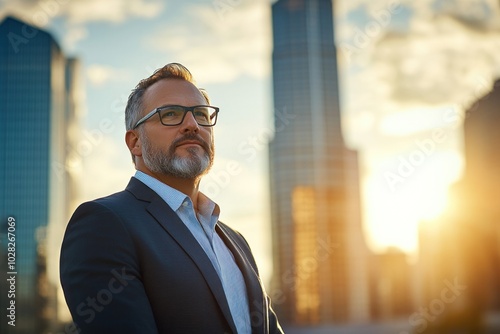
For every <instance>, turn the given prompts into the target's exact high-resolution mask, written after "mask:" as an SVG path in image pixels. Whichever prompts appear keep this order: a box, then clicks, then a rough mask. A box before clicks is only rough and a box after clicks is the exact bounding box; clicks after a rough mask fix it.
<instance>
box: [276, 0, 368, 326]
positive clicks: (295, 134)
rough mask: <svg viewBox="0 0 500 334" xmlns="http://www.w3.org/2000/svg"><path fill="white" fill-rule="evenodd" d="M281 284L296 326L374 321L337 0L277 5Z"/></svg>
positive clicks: (284, 310) (282, 303) (283, 305)
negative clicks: (345, 109) (343, 103)
mask: <svg viewBox="0 0 500 334" xmlns="http://www.w3.org/2000/svg"><path fill="white" fill-rule="evenodd" d="M272 21H273V22H272V26H273V45H274V49H273V55H272V64H273V89H274V115H275V117H274V125H275V135H274V138H273V139H272V141H271V143H270V146H269V154H270V156H269V161H270V192H271V215H272V229H273V255H274V275H273V282H272V290H273V294H274V303H275V304H276V305H275V307H276V309H277V312H278V313H279V316H280V318H281V319H282V321H284V322H285V323H286V322H288V323H291V324H299V325H301V324H304V325H305V324H319V323H332V322H333V323H336V322H338V323H340V322H352V321H363V320H367V319H368V318H369V288H368V281H369V277H368V271H367V266H366V259H367V252H368V251H367V247H366V245H365V242H364V238H363V235H362V229H361V213H360V212H361V206H360V195H359V175H358V160H357V153H356V152H354V151H352V150H350V149H348V148H347V147H346V145H345V143H344V140H343V136H342V129H341V119H340V103H339V84H338V78H337V76H338V72H337V51H336V48H335V45H334V29H333V11H332V2H331V0H309V1H305V0H279V1H277V2H276V3H274V4H273V5H272Z"/></svg>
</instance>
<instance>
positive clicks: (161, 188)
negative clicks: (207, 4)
mask: <svg viewBox="0 0 500 334" xmlns="http://www.w3.org/2000/svg"><path fill="white" fill-rule="evenodd" d="M218 112H219V109H218V108H216V107H212V106H210V101H209V98H208V95H207V94H206V92H205V91H203V90H201V89H199V88H197V87H196V86H195V84H194V80H193V78H192V76H191V73H190V72H189V71H188V69H186V68H185V67H184V66H182V65H180V64H176V63H173V64H168V65H166V66H164V67H163V68H161V69H159V70H157V71H156V72H155V73H154V74H153V75H152V76H150V77H149V78H147V79H144V80H142V81H141V82H139V84H138V85H137V87H136V88H135V89H134V90H133V91H132V93H131V94H130V97H129V100H128V103H127V107H126V110H125V122H126V127H127V132H126V135H125V141H126V144H127V146H128V148H129V150H130V152H131V154H132V158H133V160H134V164H135V167H136V169H137V171H136V174H135V175H134V177H132V179H131V180H130V183H129V184H128V186H127V188H126V189H125V191H122V192H119V193H116V194H113V195H111V196H108V197H105V198H101V199H97V200H95V201H91V202H88V203H84V204H82V205H81V206H80V207H79V208H78V209H77V210H76V211H75V213H74V214H73V217H72V218H71V220H70V222H69V224H68V227H67V230H66V234H65V236H64V241H63V245H62V251H61V283H62V287H63V289H64V293H65V297H66V301H67V303H68V306H69V309H70V311H71V314H72V316H73V321H74V322H75V324H76V325H77V327H78V328H79V329H80V330H81V333H91V334H99V333H106V334H109V333H140V334H150V333H183V334H184V333H185V334H196V333H200V334H201V333H203V334H210V333H238V334H246V333H282V330H281V327H280V325H279V323H278V321H277V319H276V316H275V314H274V312H273V310H272V308H271V306H270V301H269V298H268V296H267V295H266V293H265V291H264V288H263V286H262V284H261V282H260V278H259V276H258V271H257V266H256V264H255V261H254V258H253V256H252V253H251V251H250V248H249V246H248V244H247V243H246V241H245V240H244V238H243V237H242V236H241V235H240V234H239V233H238V232H236V231H234V230H232V229H231V228H229V227H228V226H226V225H224V224H223V223H221V222H220V221H218V217H219V207H218V205H217V204H215V203H214V202H212V201H211V200H210V199H209V198H208V197H206V196H205V195H203V194H202V193H201V192H200V191H199V189H198V186H199V182H200V179H201V177H202V176H203V175H204V174H206V173H207V172H208V170H209V168H210V167H211V165H212V163H213V159H214V138H213V126H214V125H215V124H216V121H217V116H218Z"/></svg>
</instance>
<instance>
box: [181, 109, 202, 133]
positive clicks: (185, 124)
mask: <svg viewBox="0 0 500 334" xmlns="http://www.w3.org/2000/svg"><path fill="white" fill-rule="evenodd" d="M180 130H181V132H182V133H187V132H194V133H197V132H198V131H199V130H200V126H199V125H198V122H196V119H195V118H194V115H193V112H192V111H191V112H187V113H186V116H184V120H183V121H182V123H181V129H180Z"/></svg>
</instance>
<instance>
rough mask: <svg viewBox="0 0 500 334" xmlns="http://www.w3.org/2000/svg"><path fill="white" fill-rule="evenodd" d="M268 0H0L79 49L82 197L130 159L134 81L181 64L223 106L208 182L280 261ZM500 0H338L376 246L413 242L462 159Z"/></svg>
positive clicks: (496, 68)
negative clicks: (273, 219)
mask: <svg viewBox="0 0 500 334" xmlns="http://www.w3.org/2000/svg"><path fill="white" fill-rule="evenodd" d="M271 3H272V1H269V0H206V1H205V0H189V1H159V0H107V1H101V0H43V1H34V0H0V19H1V18H2V17H3V16H5V15H7V14H15V15H16V16H18V17H19V18H21V19H24V20H25V21H26V22H28V23H31V24H34V25H37V26H40V27H42V28H43V29H46V30H48V31H49V32H50V33H51V34H53V36H54V37H55V39H56V40H57V41H58V42H59V44H60V45H61V47H62V50H63V52H64V53H65V54H67V55H69V56H73V57H77V58H78V59H79V60H80V73H81V78H80V80H79V82H80V84H81V89H82V90H81V91H82V94H81V96H80V101H81V109H80V110H79V117H80V120H81V124H82V133H81V134H82V137H81V140H80V141H79V142H78V143H77V146H76V149H75V150H74V151H73V152H72V154H71V167H70V168H72V169H74V171H77V172H78V173H80V174H81V175H82V187H81V192H80V197H79V202H82V201H84V200H90V199H93V198H96V197H100V196H105V195H108V194H110V193H112V192H116V191H120V190H122V189H123V188H124V187H125V186H126V184H127V183H128V180H129V178H130V177H131V176H132V175H133V173H134V168H133V165H132V162H131V159H130V155H129V152H128V150H127V148H126V146H125V143H124V132H125V130H124V116H123V111H124V107H125V104H126V99H127V97H128V94H129V93H130V91H131V89H132V88H133V87H134V86H135V85H136V84H137V82H138V81H139V80H141V79H143V78H145V77H147V76H149V75H150V74H151V73H152V72H153V71H154V70H155V69H156V68H159V67H161V66H163V65H164V64H166V63H169V62H180V63H182V64H184V65H186V66H187V67H188V68H189V69H190V70H191V72H192V73H193V75H194V77H195V78H196V80H197V83H198V85H199V86H201V87H203V88H205V89H207V90H208V92H209V94H210V96H211V100H212V102H213V104H214V105H216V106H218V107H220V108H221V112H220V114H219V120H218V124H217V126H216V129H215V138H216V139H215V144H216V162H215V165H214V167H213V169H212V171H211V173H210V174H209V175H208V176H206V177H205V179H204V180H203V181H202V185H201V189H202V191H204V192H205V193H207V195H209V196H210V197H211V198H212V199H214V200H215V201H216V202H217V203H218V204H219V205H220V206H221V220H222V221H224V222H225V223H227V224H229V225H231V226H232V227H234V228H236V229H237V230H239V231H240V232H242V233H243V234H244V235H245V237H246V238H247V239H248V241H249V243H250V245H251V246H252V248H253V251H254V253H255V255H256V258H257V261H258V263H259V266H260V269H261V272H262V275H263V277H264V280H268V279H269V278H270V275H271V271H272V263H271V255H270V254H271V244H270V239H271V238H270V233H271V230H270V217H269V203H268V202H269V193H268V192H269V190H268V165H267V163H268V158H267V154H268V152H267V144H268V141H269V139H270V138H272V136H273V122H272V115H273V99H272V85H271V81H272V68H271V54H272V34H271V30H272V28H271ZM499 8H500V4H499V1H498V0H418V1H411V0H400V1H393V0H391V1H389V0H337V1H336V2H335V5H334V15H335V39H336V43H337V50H338V65H339V80H340V96H341V101H340V102H341V112H342V125H343V135H344V138H345V140H346V142H347V144H348V145H349V146H350V147H351V148H353V149H356V150H358V152H359V157H360V177H361V181H362V182H361V193H362V203H363V212H362V215H363V224H364V225H363V228H364V231H365V236H366V240H367V244H368V246H369V247H370V248H371V249H372V250H373V251H375V252H381V251H383V250H384V249H386V248H387V247H390V246H394V247H398V248H400V249H402V250H404V251H406V252H409V253H412V252H413V253H414V252H415V251H416V249H417V244H418V239H417V229H418V223H419V221H422V220H425V219H431V218H433V217H435V216H436V215H438V214H439V213H440V212H441V211H442V210H443V209H444V208H446V205H447V190H448V187H449V186H450V184H453V183H454V182H456V181H457V180H459V179H460V177H461V175H462V174H463V172H464V169H465V168H466V165H465V161H464V157H463V138H462V122H463V111H464V110H465V109H467V107H468V106H469V104H470V103H471V102H473V101H474V100H476V99H478V98H479V97H481V96H482V95H484V94H485V93H487V92H488V91H489V90H490V89H491V86H492V84H493V81H494V80H495V78H498V77H500V52H498V50H500V9H499Z"/></svg>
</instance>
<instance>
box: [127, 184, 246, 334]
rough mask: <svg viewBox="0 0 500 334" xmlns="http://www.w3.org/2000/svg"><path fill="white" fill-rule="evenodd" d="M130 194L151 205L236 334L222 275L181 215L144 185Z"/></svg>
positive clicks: (152, 212) (128, 188)
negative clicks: (199, 273)
mask: <svg viewBox="0 0 500 334" xmlns="http://www.w3.org/2000/svg"><path fill="white" fill-rule="evenodd" d="M127 190H129V191H130V192H132V193H133V194H134V196H136V197H137V198H139V199H142V200H145V201H148V202H150V204H149V206H147V211H148V212H149V213H150V214H151V215H152V216H153V217H154V218H155V219H156V220H157V221H158V223H159V224H160V225H161V226H162V227H163V229H165V231H166V232H167V233H168V234H170V236H171V237H172V238H173V239H174V240H175V241H176V242H177V243H178V244H179V246H180V247H181V248H182V249H183V250H184V251H185V252H186V254H188V255H189V257H190V258H191V259H192V260H193V262H194V263H195V264H196V266H197V267H198V268H199V270H200V272H201V273H202V275H203V277H204V278H205V280H206V282H207V284H208V286H209V287H210V290H211V291H212V293H213V295H214V296H215V299H216V300H217V302H218V303H219V306H220V308H221V310H222V313H223V314H224V316H225V318H226V320H227V322H228V323H229V325H230V327H231V329H232V331H233V332H234V333H236V326H235V324H234V321H233V317H232V316H231V311H230V310H229V305H228V303H227V299H226V295H225V293H224V289H223V287H222V283H221V281H220V278H219V275H218V274H217V272H216V271H215V269H214V267H213V266H212V262H211V261H210V259H209V258H208V256H207V255H206V253H205V251H204V250H203V248H201V246H200V245H199V243H198V241H197V240H196V239H195V237H194V236H193V235H192V234H191V232H190V231H189V229H188V228H187V227H186V225H184V223H183V222H182V220H181V219H180V218H179V217H178V216H177V214H176V213H175V212H174V211H173V210H172V209H171V208H170V206H168V204H167V203H165V202H164V201H163V200H162V199H161V198H160V197H159V196H158V195H157V194H156V193H155V192H154V191H153V190H151V189H150V188H148V187H147V186H146V185H144V184H143V183H142V182H140V181H138V180H136V179H135V178H132V180H131V181H130V183H129V185H128V186H127Z"/></svg>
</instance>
